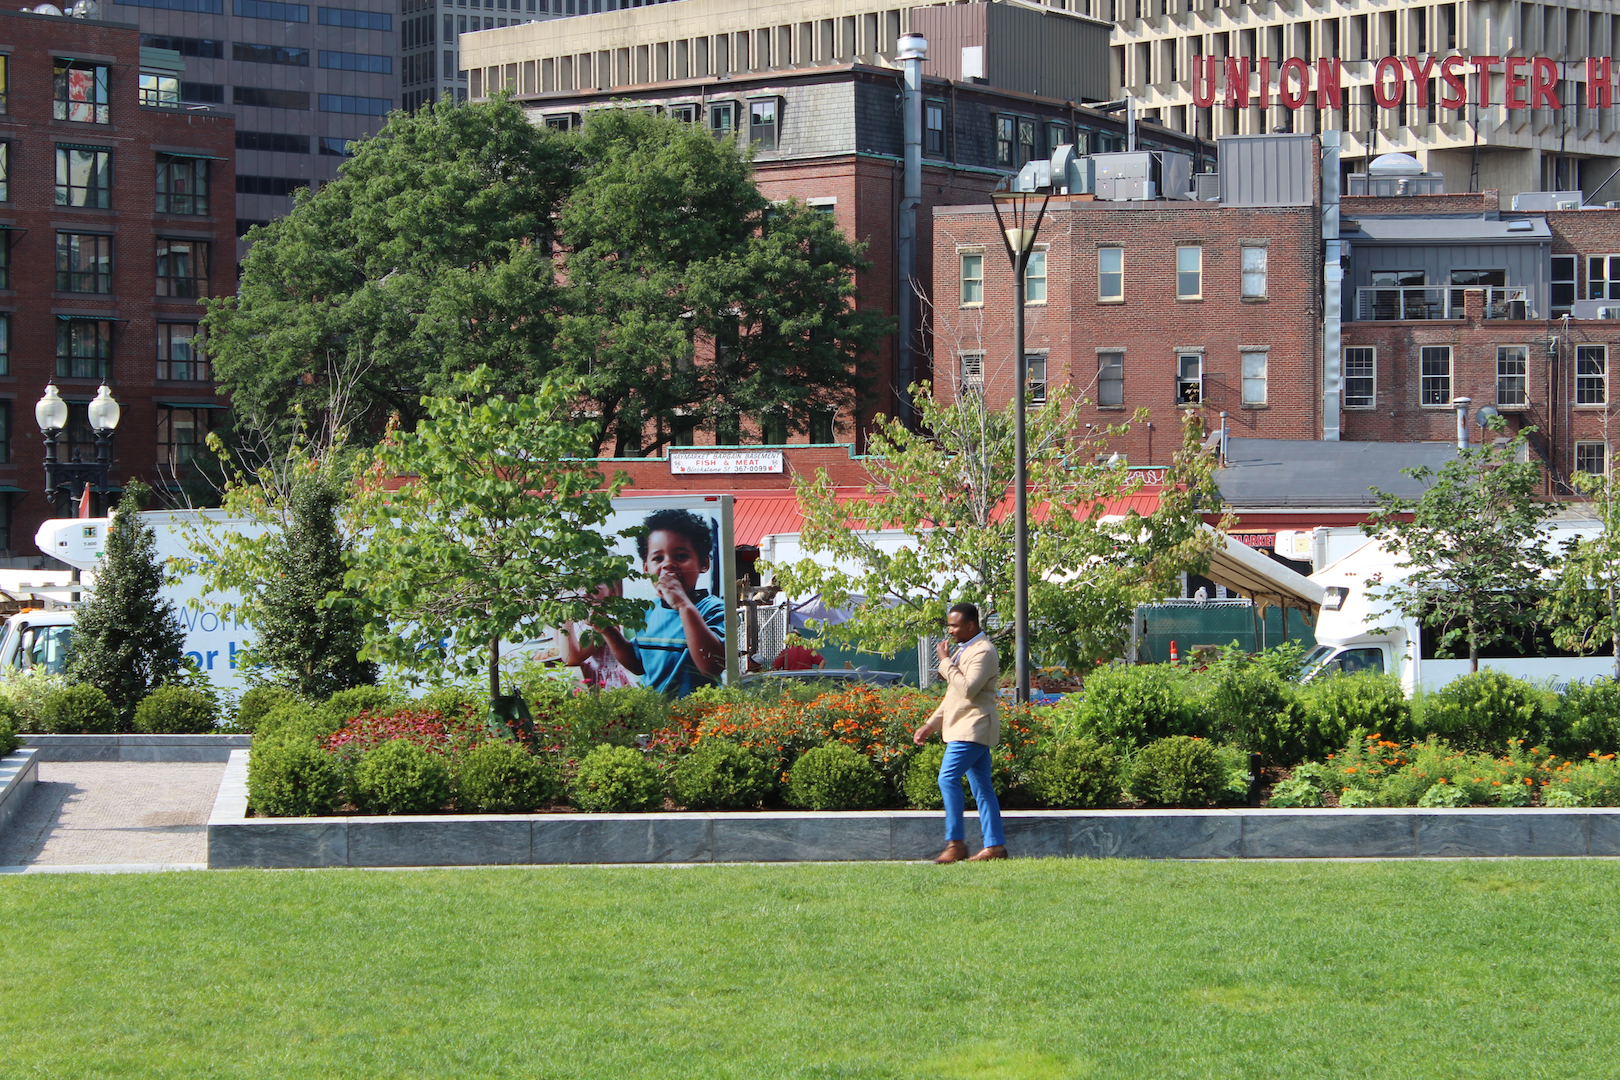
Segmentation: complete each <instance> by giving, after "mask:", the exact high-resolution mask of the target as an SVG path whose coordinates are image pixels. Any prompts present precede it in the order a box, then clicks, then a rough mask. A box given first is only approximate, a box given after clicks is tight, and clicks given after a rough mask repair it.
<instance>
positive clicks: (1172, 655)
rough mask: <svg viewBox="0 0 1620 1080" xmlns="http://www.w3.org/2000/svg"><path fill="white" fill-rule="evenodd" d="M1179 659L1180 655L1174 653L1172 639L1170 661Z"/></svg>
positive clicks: (1174, 648)
mask: <svg viewBox="0 0 1620 1080" xmlns="http://www.w3.org/2000/svg"><path fill="white" fill-rule="evenodd" d="M1179 659H1180V657H1179V656H1177V655H1176V643H1175V642H1174V641H1172V642H1171V643H1170V662H1171V663H1172V664H1174V663H1175V662H1176V661H1177V660H1179Z"/></svg>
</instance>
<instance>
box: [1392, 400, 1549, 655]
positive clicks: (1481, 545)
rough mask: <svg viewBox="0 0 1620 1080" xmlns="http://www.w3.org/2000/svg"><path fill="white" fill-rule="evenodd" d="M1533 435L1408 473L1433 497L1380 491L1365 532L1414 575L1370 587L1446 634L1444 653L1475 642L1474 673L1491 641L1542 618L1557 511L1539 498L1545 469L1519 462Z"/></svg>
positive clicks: (1522, 435)
mask: <svg viewBox="0 0 1620 1080" xmlns="http://www.w3.org/2000/svg"><path fill="white" fill-rule="evenodd" d="M1494 423H1495V424H1496V425H1497V427H1498V428H1499V427H1500V421H1499V420H1498V421H1495V422H1494ZM1528 430H1533V429H1527V430H1526V431H1522V432H1520V433H1519V434H1518V435H1517V436H1515V437H1514V438H1513V440H1512V441H1511V442H1509V443H1507V444H1506V445H1505V446H1498V445H1496V444H1494V443H1492V444H1488V445H1485V446H1478V447H1471V448H1469V449H1467V450H1462V451H1459V452H1458V454H1457V456H1456V457H1455V458H1453V459H1452V460H1450V461H1448V462H1446V463H1445V464H1444V465H1442V466H1441V467H1440V468H1439V469H1431V468H1429V467H1428V466H1427V465H1425V466H1422V467H1420V468H1416V469H1407V470H1405V472H1406V474H1407V475H1408V476H1410V477H1412V478H1413V479H1414V480H1417V481H1418V482H1419V483H1424V484H1428V488H1427V490H1425V491H1424V492H1423V494H1422V495H1421V496H1419V497H1418V498H1416V499H1408V498H1402V497H1400V496H1397V495H1391V494H1389V493H1388V492H1383V491H1377V490H1376V489H1375V490H1374V494H1375V495H1376V496H1377V498H1378V509H1377V510H1376V511H1375V512H1374V513H1373V515H1372V516H1371V517H1369V518H1368V520H1367V521H1366V523H1365V524H1363V525H1362V527H1361V528H1362V531H1363V532H1365V533H1366V534H1367V535H1368V536H1374V537H1377V538H1378V539H1380V540H1382V541H1383V548H1384V550H1385V551H1387V552H1390V553H1391V554H1395V555H1399V556H1400V557H1401V561H1399V562H1397V563H1396V564H1395V565H1396V566H1397V567H1398V568H1400V569H1402V570H1406V571H1409V572H1408V573H1407V574H1406V575H1405V577H1404V578H1402V579H1401V580H1399V581H1383V580H1381V579H1377V578H1375V579H1373V580H1371V581H1369V582H1368V583H1367V584H1368V586H1369V588H1368V595H1369V596H1372V597H1374V598H1377V599H1384V600H1388V601H1389V602H1390V603H1391V604H1393V605H1394V606H1395V608H1396V609H1397V610H1399V611H1400V613H1401V614H1402V615H1403V616H1405V617H1406V618H1409V619H1416V620H1418V621H1419V622H1420V623H1422V624H1424V625H1425V626H1429V627H1432V628H1434V629H1435V630H1437V631H1439V632H1440V640H1439V642H1438V645H1439V646H1440V647H1441V648H1449V647H1450V646H1452V645H1454V644H1457V643H1459V642H1466V643H1467V645H1468V669H1469V670H1470V671H1478V670H1479V647H1480V645H1481V644H1482V643H1484V642H1487V641H1490V640H1491V639H1493V638H1496V637H1499V636H1502V635H1515V636H1516V635H1522V634H1524V633H1526V632H1528V631H1531V630H1533V628H1534V624H1535V623H1536V621H1537V618H1538V616H1539V614H1540V608H1539V606H1538V600H1539V598H1540V596H1541V593H1542V591H1543V585H1542V575H1543V573H1544V572H1545V571H1546V570H1547V569H1548V567H1549V566H1550V565H1551V563H1552V554H1551V552H1549V551H1548V550H1547V545H1546V538H1545V536H1544V534H1543V532H1542V524H1543V522H1545V521H1546V519H1547V515H1548V514H1550V513H1551V512H1552V506H1551V504H1549V503H1546V502H1544V501H1542V500H1541V499H1540V498H1539V497H1538V496H1537V493H1536V489H1537V488H1538V487H1539V486H1540V485H1541V466H1540V465H1539V464H1537V463H1536V462H1534V461H1519V460H1518V457H1519V452H1520V450H1521V449H1522V448H1523V447H1524V445H1525V441H1526V436H1527V434H1528Z"/></svg>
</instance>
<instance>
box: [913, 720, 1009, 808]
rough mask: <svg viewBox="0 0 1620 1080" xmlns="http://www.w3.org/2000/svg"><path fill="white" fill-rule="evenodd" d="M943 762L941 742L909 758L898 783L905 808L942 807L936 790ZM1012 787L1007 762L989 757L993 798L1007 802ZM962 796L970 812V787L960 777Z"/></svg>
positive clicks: (974, 802) (943, 755) (973, 804)
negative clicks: (1008, 790) (994, 796)
mask: <svg viewBox="0 0 1620 1080" xmlns="http://www.w3.org/2000/svg"><path fill="white" fill-rule="evenodd" d="M919 723H920V722H919ZM913 730H915V728H914V729H913ZM944 762H945V744H944V743H942V742H930V743H928V744H927V745H925V746H924V747H923V748H922V749H921V750H918V751H917V752H916V753H914V754H912V755H911V757H910V759H909V760H907V761H906V765H905V772H904V774H903V776H902V778H901V780H900V794H901V795H903V796H904V797H905V800H906V805H907V806H910V807H913V808H915V809H918V810H938V809H940V808H941V807H943V806H944V805H945V796H944V795H942V794H940V790H939V767H940V766H941V765H942V764H944ZM1011 784H1012V770H1011V769H1009V768H1008V766H1007V760H1006V759H1005V758H1003V757H1000V756H998V755H996V754H991V755H990V786H991V787H992V788H994V789H995V792H996V797H997V798H998V799H1001V798H1006V795H1007V789H1008V787H1009V786H1011ZM962 792H963V795H964V797H965V798H966V799H967V805H968V808H969V809H972V808H975V807H977V806H978V803H977V802H976V801H975V800H974V798H973V788H972V785H970V784H969V783H968V781H967V777H965V776H964V777H962Z"/></svg>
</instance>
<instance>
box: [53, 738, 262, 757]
mask: <svg viewBox="0 0 1620 1080" xmlns="http://www.w3.org/2000/svg"><path fill="white" fill-rule="evenodd" d="M22 742H23V745H24V746H26V747H32V748H33V749H35V750H38V751H39V760H41V761H170V762H179V761H209V762H213V761H228V760H230V755H231V752H232V751H234V750H245V749H246V748H247V747H248V746H250V745H252V742H253V736H251V735H24V736H23V737H22Z"/></svg>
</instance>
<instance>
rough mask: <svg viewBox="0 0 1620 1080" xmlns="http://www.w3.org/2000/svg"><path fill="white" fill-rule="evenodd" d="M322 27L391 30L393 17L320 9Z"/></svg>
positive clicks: (374, 12)
mask: <svg viewBox="0 0 1620 1080" xmlns="http://www.w3.org/2000/svg"><path fill="white" fill-rule="evenodd" d="M320 20H321V25H322V26H350V27H353V28H354V29H356V30H392V29H393V28H394V17H393V16H392V15H384V14H382V13H381V12H378V11H350V10H349V9H348V8H329V7H323V8H321V9H320Z"/></svg>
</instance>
